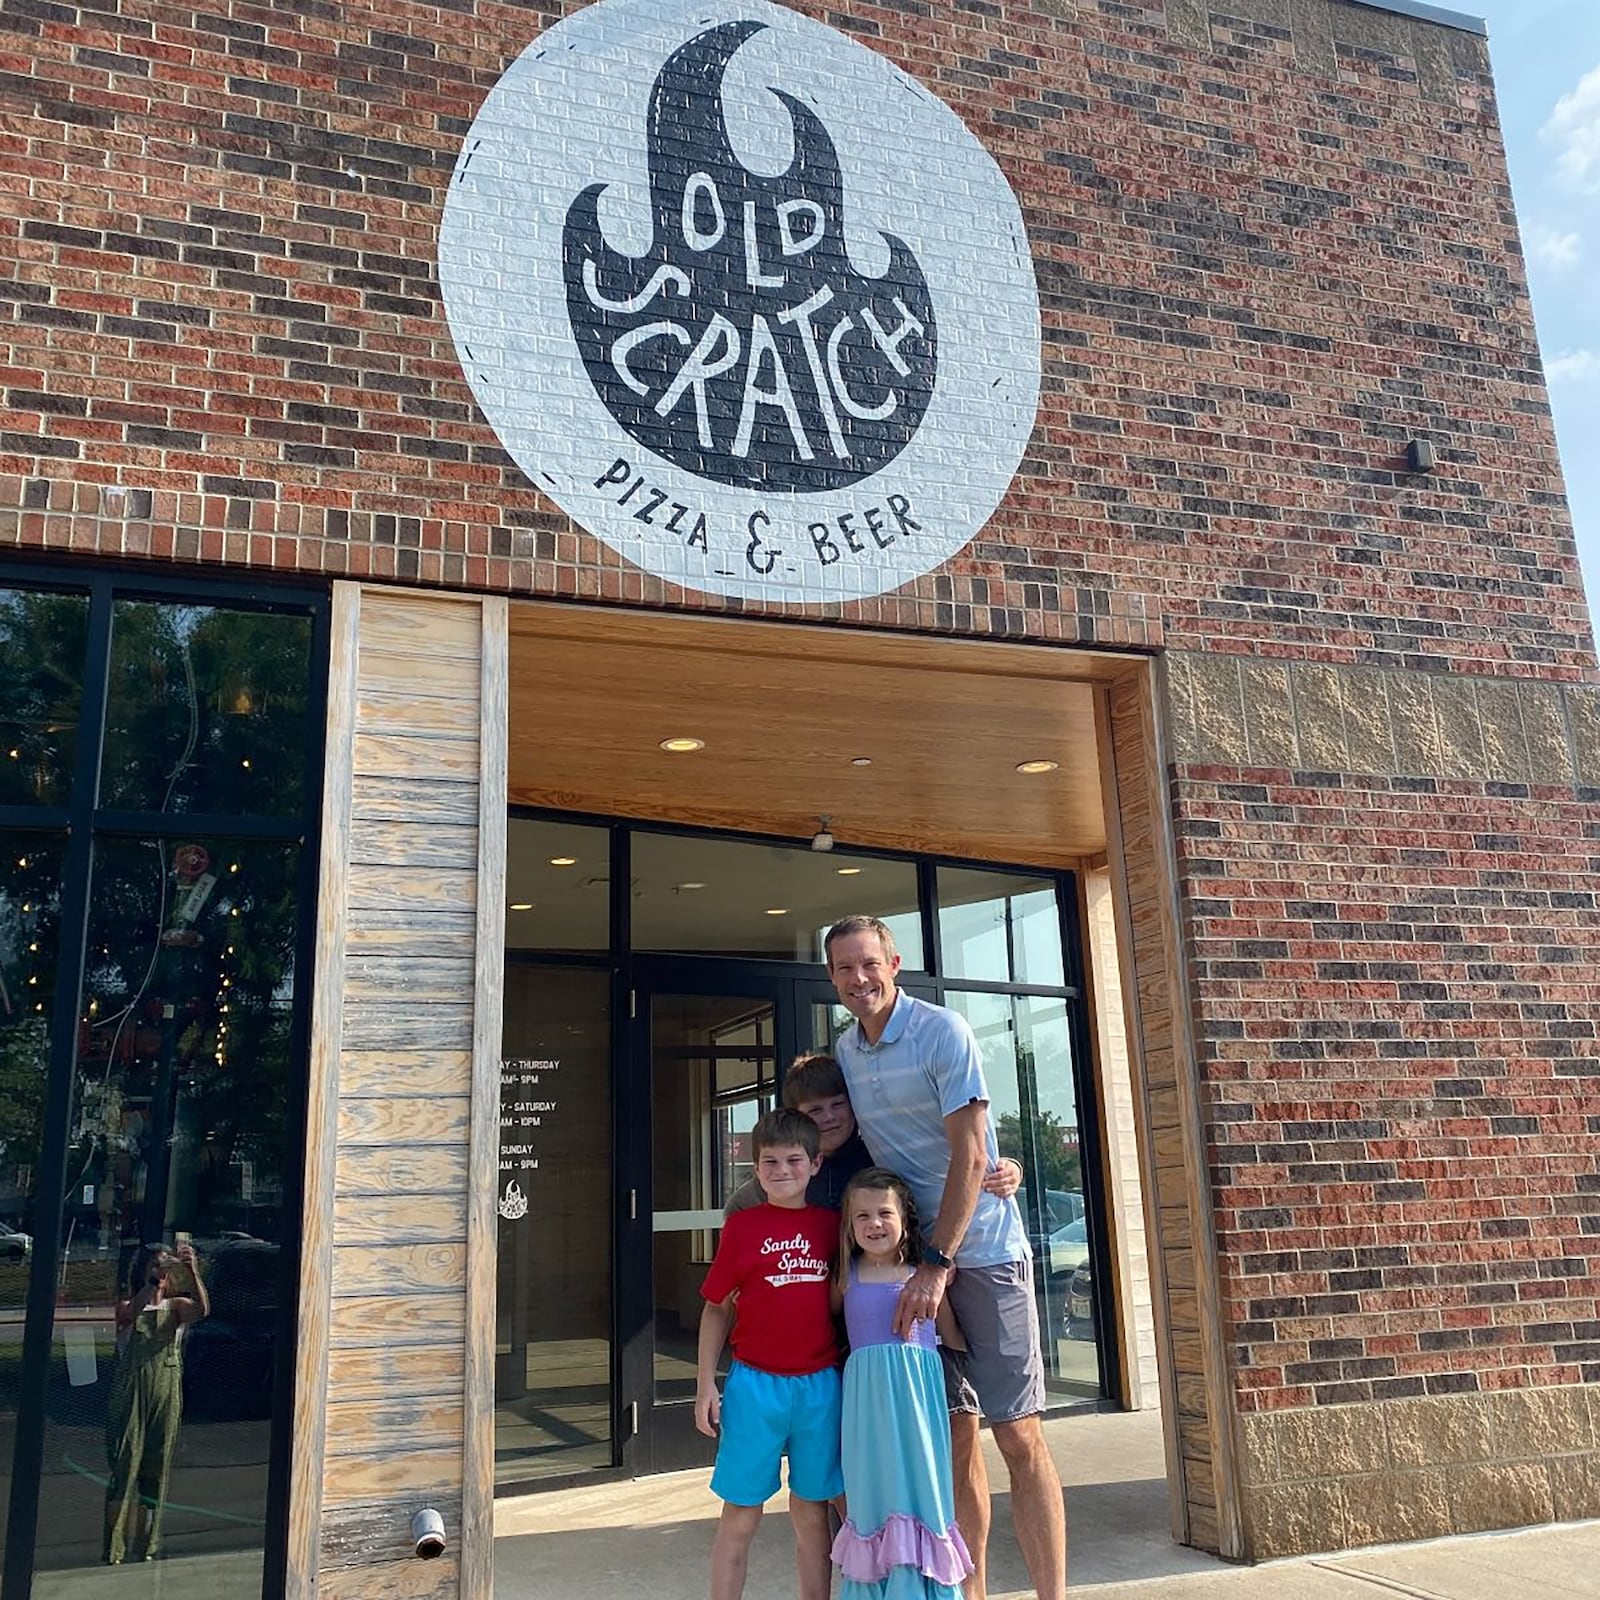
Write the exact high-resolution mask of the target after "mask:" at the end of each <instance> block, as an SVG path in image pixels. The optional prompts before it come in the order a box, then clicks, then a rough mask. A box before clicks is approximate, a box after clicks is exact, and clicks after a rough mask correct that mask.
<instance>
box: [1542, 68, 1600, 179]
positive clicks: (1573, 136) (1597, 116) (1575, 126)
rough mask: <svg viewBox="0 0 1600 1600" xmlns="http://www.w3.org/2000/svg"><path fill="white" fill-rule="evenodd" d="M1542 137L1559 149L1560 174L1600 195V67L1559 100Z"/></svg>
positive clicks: (1557, 163)
mask: <svg viewBox="0 0 1600 1600" xmlns="http://www.w3.org/2000/svg"><path fill="white" fill-rule="evenodd" d="M1539 137H1540V138H1541V139H1543V140H1544V141H1545V142H1546V143H1547V144H1552V145H1554V146H1555V147H1556V175H1557V176H1558V177H1559V178H1560V179H1561V181H1562V182H1563V183H1565V184H1567V185H1568V186H1569V187H1571V188H1573V189H1577V190H1580V191H1582V192H1583V193H1584V194H1600V67H1596V68H1595V69H1594V70H1593V71H1592V72H1588V73H1585V74H1584V76H1583V78H1582V79H1581V80H1580V81H1579V84H1578V87H1577V88H1576V89H1574V90H1573V91H1572V92H1571V93H1570V94H1564V95H1562V97H1561V98H1560V99H1559V100H1558V101H1556V105H1555V110H1554V111H1552V112H1551V113H1550V116H1549V119H1548V120H1547V121H1546V122H1545V125H1544V126H1543V127H1542V128H1541V129H1540V130H1539Z"/></svg>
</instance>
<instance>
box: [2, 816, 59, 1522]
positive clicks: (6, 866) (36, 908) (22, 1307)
mask: <svg viewBox="0 0 1600 1600" xmlns="http://www.w3.org/2000/svg"><path fill="white" fill-rule="evenodd" d="M63 848H64V841H63V840H62V838H61V837H60V836H59V835H53V834H52V835H43V834H36V833H20V832H16V831H14V830H10V829H7V830H0V1549H3V1548H4V1546H5V1533H6V1524H7V1519H8V1517H9V1515H10V1509H11V1448H10V1446H11V1441H12V1440H13V1439H14V1438H15V1437H16V1425H17V1402H18V1399H19V1396H18V1393H17V1374H18V1373H19V1372H20V1370H21V1366H22V1325H23V1317H24V1314H25V1311H26V1308H27V1303H28V1284H29V1281H30V1277H31V1274H32V1273H33V1272H35V1271H38V1270H44V1271H48V1270H49V1268H48V1266H45V1267H43V1268H41V1267H40V1266H39V1263H38V1262H37V1259H36V1257H35V1255H34V1249H33V1235H34V1231H35V1228H36V1226H37V1224H36V1221H35V1217H36V1202H37V1198H38V1194H37V1189H38V1185H37V1181H36V1174H37V1170H38V1164H39V1153H40V1140H41V1138H42V1136H43V1133H44V1109H45V1092H46V1087H47V1085H48V1083H49V1071H50V1016H51V1007H52V1006H53V1005H54V1002H55V970H56V946H57V935H58V930H59V926H60V917H61V894H60V883H61V853H62V849H63Z"/></svg>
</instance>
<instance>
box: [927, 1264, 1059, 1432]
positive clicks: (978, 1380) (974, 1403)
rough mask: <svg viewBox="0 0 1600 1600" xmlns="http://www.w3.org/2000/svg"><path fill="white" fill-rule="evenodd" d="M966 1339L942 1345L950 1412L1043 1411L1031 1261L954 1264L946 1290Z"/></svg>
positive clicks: (998, 1418)
mask: <svg viewBox="0 0 1600 1600" xmlns="http://www.w3.org/2000/svg"><path fill="white" fill-rule="evenodd" d="M945 1298H946V1300H948V1301H949V1303H950V1309H951V1310H952V1311H954V1312H955V1314H956V1321H957V1322H958V1323H960V1324H961V1332H962V1334H963V1335H964V1336H965V1338H966V1341H967V1348H966V1349H965V1350H964V1351H963V1350H942V1351H941V1354H942V1355H943V1358H944V1392H945V1400H946V1403H947V1404H948V1405H949V1407H950V1409H951V1410H952V1411H967V1412H972V1413H974V1414H977V1413H980V1412H981V1413H982V1415H984V1416H986V1417H987V1418H988V1419H989V1420H990V1421H991V1422H1016V1421H1018V1420H1020V1419H1021V1418H1023V1417H1034V1416H1037V1415H1038V1414H1039V1413H1040V1412H1041V1411H1043V1410H1044V1354H1043V1352H1042V1351H1041V1350H1040V1348H1039V1309H1038V1305H1037V1303H1036V1302H1035V1300H1034V1298H1033V1263H1032V1262H1031V1261H1003V1262H1001V1264H1000V1265H999V1266H997V1267H958V1268H957V1269H956V1270H955V1272H954V1273H952V1274H951V1277H950V1286H949V1288H948V1289H946V1290H945Z"/></svg>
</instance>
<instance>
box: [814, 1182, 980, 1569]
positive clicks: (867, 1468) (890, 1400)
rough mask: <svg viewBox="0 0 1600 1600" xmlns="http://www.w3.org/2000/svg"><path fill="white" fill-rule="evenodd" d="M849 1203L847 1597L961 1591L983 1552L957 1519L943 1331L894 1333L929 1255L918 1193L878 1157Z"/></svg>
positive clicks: (839, 1551) (837, 1552) (843, 1253)
mask: <svg viewBox="0 0 1600 1600" xmlns="http://www.w3.org/2000/svg"><path fill="white" fill-rule="evenodd" d="M841 1209H842V1214H843V1215H842V1228H841V1231H842V1234H843V1241H842V1243H843V1248H842V1249H841V1250H840V1252H839V1271H838V1277H837V1280H836V1282H835V1285H834V1292H835V1295H836V1296H838V1297H842V1299H843V1303H844V1315H845V1328H846V1331H847V1332H848V1334H849V1338H850V1359H849V1361H848V1362H847V1363H846V1365H845V1370H844V1413H843V1438H842V1458H843V1465H844V1492H845V1499H846V1501H847V1503H848V1506H849V1517H848V1519H847V1520H846V1522H845V1524H844V1526H843V1527H842V1528H841V1529H840V1530H839V1536H838V1538H837V1539H835V1540H834V1545H833V1559H834V1562H835V1563H836V1564H837V1566H838V1567H839V1570H840V1572H841V1573H842V1574H843V1577H844V1584H843V1587H842V1588H841V1589H840V1591H839V1600H961V1580H962V1579H963V1578H965V1577H966V1576H967V1575H968V1574H969V1573H970V1572H971V1571H972V1558H971V1556H969V1555H968V1553H967V1547H966V1544H965V1543H964V1542H963V1541H962V1538H961V1532H960V1530H959V1529H958V1528H957V1527H956V1525H955V1490H954V1488H953V1485H952V1482H951V1473H950V1421H949V1417H948V1414H947V1413H946V1410H945V1393H944V1373H943V1369H942V1367H941V1365H940V1360H939V1352H938V1348H937V1344H938V1340H937V1338H936V1337H935V1333H934V1330H933V1328H932V1327H930V1326H929V1325H928V1324H927V1323H926V1322H918V1323H916V1324H915V1325H914V1327H913V1329H912V1333H911V1336H910V1337H909V1338H906V1339H901V1338H899V1337H898V1336H897V1335H896V1334H895V1332H894V1312H895V1302H896V1301H897V1300H898V1299H899V1297H900V1291H901V1290H902V1289H903V1288H904V1287H905V1283H906V1280H907V1279H908V1278H909V1277H910V1276H911V1273H912V1269H913V1268H914V1267H915V1265H916V1263H917V1261H918V1259H919V1258H920V1255H921V1250H920V1246H919V1244H918V1239H917V1214H916V1202H915V1201H914V1200H913V1199H912V1197H911V1190H910V1189H909V1188H907V1186H906V1183H905V1180H904V1179H903V1178H900V1177H897V1176H896V1175H895V1174H894V1173H892V1172H888V1171H886V1170H885V1169H884V1168H882V1167H868V1168H867V1170H866V1171H865V1172H859V1173H857V1174H856V1176H855V1177H853V1178H852V1179H851V1180H850V1185H849V1187H848V1188H847V1189H846V1190H845V1193H844V1202H843V1206H842V1208H841ZM941 1320H942V1319H941ZM950 1330H951V1333H952V1335H953V1334H954V1322H953V1321H952V1322H951V1324H950ZM941 1331H942V1330H941ZM952 1342H954V1341H953V1340H952Z"/></svg>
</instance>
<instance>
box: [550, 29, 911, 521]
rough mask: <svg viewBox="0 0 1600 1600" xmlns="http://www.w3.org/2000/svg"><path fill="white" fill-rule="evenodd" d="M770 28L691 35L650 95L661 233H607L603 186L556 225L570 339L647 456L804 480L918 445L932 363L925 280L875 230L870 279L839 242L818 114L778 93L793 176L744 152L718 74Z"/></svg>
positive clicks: (806, 487)
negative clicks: (878, 250)
mask: <svg viewBox="0 0 1600 1600" xmlns="http://www.w3.org/2000/svg"><path fill="white" fill-rule="evenodd" d="M764 26H765V25H764V24H763V23H759V22H729V23H725V24H723V25H721V26H719V27H715V28H710V29H708V30H707V31H706V32H704V33H702V34H699V35H698V36H697V37H695V38H693V39H691V40H690V41H689V42H688V43H687V44H686V45H684V46H682V48H680V49H679V50H677V51H675V52H674V53H673V54H672V55H671V56H670V57H669V58H668V60H667V61H666V63H665V64H664V65H663V66H662V68H661V72H660V74H659V75H658V77H657V78H656V81H655V84H654V86H653V87H652V89H651V92H650V112H649V127H648V145H649V178H650V206H651V215H652V219H653V223H654V230H655V237H654V241H653V243H652V245H651V247H650V249H649V250H647V251H646V252H645V254H644V255H642V256H639V257H631V256H625V255H622V254H620V253H619V252H617V251H615V250H613V249H612V248H611V247H610V245H609V244H607V242H606V240H605V238H604V236H603V235H602V233H601V230H600V224H599V214H598V212H599V201H600V196H601V195H602V194H603V193H604V192H605V189H606V185H604V184H592V185H591V186H590V187H589V188H587V189H585V190H584V191H583V193H582V194H580V195H579V196H578V198H577V199H576V200H575V201H573V203H572V206H571V208H570V210H569V211H568V213H567V219H566V225H565V228H564V232H563V238H562V254H563V262H564V270H565V274H566V289H567V309H568V314H569V316H570V318H571V321H572V331H573V336H574V338H575V339H576V340H577V344H578V349H579V351H580V353H581V354H582V356H583V362H584V366H585V368H586V369H587V371H588V373H589V377H590V380H591V381H592V382H593V384H594V387H595V390H596V392H597V393H598V394H599V396H600V398H601V400H602V401H603V403H604V404H605V407H606V409H607V410H608V411H609V412H610V413H611V415H612V416H613V417H615V418H616V419H617V421H618V422H619V423H620V424H621V425H622V427H624V428H625V429H626V430H627V431H628V433H629V434H630V435H631V436H632V437H633V438H634V439H635V440H636V441H637V442H638V443H639V444H641V445H643V446H644V447H645V448H646V449H649V450H652V451H654V452H655V453H656V454H657V455H660V456H664V457H665V458H666V459H667V460H669V461H672V462H674V463H675V464H677V465H678V466H681V467H684V468H686V469H687V470H689V471H691V472H694V473H697V474H698V475H700V476H701V477H705V478H710V479H713V480H715V481H716V482H718V483H725V484H736V485H742V486H752V485H759V486H765V487H770V488H783V489H789V490H797V491H801V492H818V491H822V490H827V489H837V488H841V487H844V486H846V485H849V484H852V483H857V482H859V481H860V480H861V479H863V478H866V477H870V476H871V475H872V474H873V473H875V472H878V471H880V470H881V469H882V468H883V467H884V466H886V465H887V464H888V463H889V462H890V461H892V460H893V459H894V458H895V457H896V456H897V455H898V454H899V453H900V452H901V450H903V449H904V448H905V446H906V445H907V444H908V443H909V442H910V440H911V439H912V437H913V436H914V435H915V433H916V431H917V426H918V424H919V423H920V422H921V421H922V416H923V413H924V412H925V411H926V410H927V407H928V402H929V400H930V399H931V398H932V395H933V387H934V381H935V378H936V375H937V367H938V362H937V354H938V345H937V330H936V327H935V322H934V312H933V302H932V299H931V297H930V296H929V293H928V284H927V279H926V278H925V277H924V276H923V273H922V270H921V268H920V267H919V266H918V264H917V261H916V258H915V257H914V256H913V255H912V253H911V251H910V249H909V248H908V247H907V246H906V244H905V243H904V242H903V241H902V240H900V239H898V238H896V237H894V236H893V235H892V234H884V235H883V236H882V237H883V239H884V242H885V243H886V244H887V245H888V246H889V252H890V257H889V267H888V270H887V271H886V272H885V273H884V274H883V276H882V277H880V278H867V277H863V276H862V275H861V274H860V273H858V272H857V271H856V270H855V269H854V268H853V267H852V266H851V264H850V261H849V258H848V255H847V253H846V250H845V233H844V179H843V175H842V174H841V172H840V169H839V158H838V155H837V153H836V151H835V150H834V147H833V141H832V140H831V139H830V138H829V136H828V133H827V130H826V129H825V128H824V127H823V125H822V123H821V121H820V120H819V119H818V118H817V117H816V115H815V114H814V113H813V112H811V111H810V110H808V109H807V108H806V107H805V106H804V105H802V104H801V103H800V102H799V101H798V100H796V99H795V98H794V97H793V96H791V95H787V94H784V93H783V92H782V91H781V90H778V89H773V90H772V93H773V94H774V95H775V96H776V97H777V99H778V100H780V101H781V102H782V104H783V105H784V106H785V107H786V108H787V110H788V112H789V116H790V118H791V119H792V121H793V125H794V159H793V161H792V162H791V163H790V165H789V169H788V171H787V172H784V173H782V174H781V175H780V176H778V177H772V178H764V177H760V176H758V175H756V174H755V173H752V172H749V171H747V170H746V169H745V168H744V167H743V166H741V165H740V163H739V161H738V159H737V157H736V156H735V155H734V153H733V147H732V145H731V144H730V143H729V140H728V131H727V126H726V124H725V122H724V120H723V114H722V78H723V74H724V72H725V71H726V70H727V66H728V63H729V61H731V60H732V58H733V56H734V54H735V52H736V51H737V50H738V49H739V48H740V47H741V46H742V45H743V44H744V42H745V41H746V40H747V39H749V38H750V37H751V36H752V35H753V34H755V33H758V32H760V31H762V29H763V28H764Z"/></svg>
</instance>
